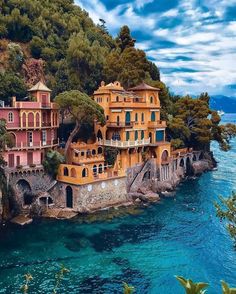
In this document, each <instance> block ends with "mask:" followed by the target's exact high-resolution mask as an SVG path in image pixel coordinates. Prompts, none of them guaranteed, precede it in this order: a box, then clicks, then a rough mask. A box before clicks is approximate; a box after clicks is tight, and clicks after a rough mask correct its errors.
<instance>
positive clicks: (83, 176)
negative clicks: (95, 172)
mask: <svg viewBox="0 0 236 294" xmlns="http://www.w3.org/2000/svg"><path fill="white" fill-rule="evenodd" d="M87 176H88V169H87V168H84V169H83V170H82V178H85V177H87Z"/></svg>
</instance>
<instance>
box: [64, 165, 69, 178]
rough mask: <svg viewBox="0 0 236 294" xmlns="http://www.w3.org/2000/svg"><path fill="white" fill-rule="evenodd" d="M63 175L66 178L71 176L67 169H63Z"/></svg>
mask: <svg viewBox="0 0 236 294" xmlns="http://www.w3.org/2000/svg"><path fill="white" fill-rule="evenodd" d="M63 174H64V176H66V177H68V176H69V170H68V168H67V167H64V169H63Z"/></svg>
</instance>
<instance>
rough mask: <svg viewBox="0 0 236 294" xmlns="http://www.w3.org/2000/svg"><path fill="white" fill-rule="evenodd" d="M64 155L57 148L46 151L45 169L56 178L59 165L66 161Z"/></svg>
mask: <svg viewBox="0 0 236 294" xmlns="http://www.w3.org/2000/svg"><path fill="white" fill-rule="evenodd" d="M64 160H65V159H64V156H63V155H61V154H60V153H59V152H57V151H55V150H49V151H48V152H47V153H46V156H45V159H44V161H43V166H44V169H45V171H46V172H47V173H48V174H49V175H50V176H52V178H54V179H55V178H56V176H57V171H58V168H59V165H60V164H61V163H63V162H64Z"/></svg>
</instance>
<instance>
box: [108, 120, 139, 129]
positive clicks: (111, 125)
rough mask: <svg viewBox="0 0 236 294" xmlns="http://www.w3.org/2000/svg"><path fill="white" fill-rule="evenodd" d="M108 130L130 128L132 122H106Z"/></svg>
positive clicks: (132, 124)
mask: <svg viewBox="0 0 236 294" xmlns="http://www.w3.org/2000/svg"><path fill="white" fill-rule="evenodd" d="M106 125H107V127H108V128H132V127H133V126H134V122H131V121H130V122H107V124H106Z"/></svg>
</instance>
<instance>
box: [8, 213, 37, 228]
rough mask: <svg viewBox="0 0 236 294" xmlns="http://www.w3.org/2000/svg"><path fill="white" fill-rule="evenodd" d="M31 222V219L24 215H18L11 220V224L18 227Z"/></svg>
mask: <svg viewBox="0 0 236 294" xmlns="http://www.w3.org/2000/svg"><path fill="white" fill-rule="evenodd" d="M32 221H33V219H32V218H29V217H28V216H26V215H18V216H16V217H14V218H13V219H12V220H11V222H12V223H14V224H18V225H21V226H24V225H28V224H31V223H32Z"/></svg>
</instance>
